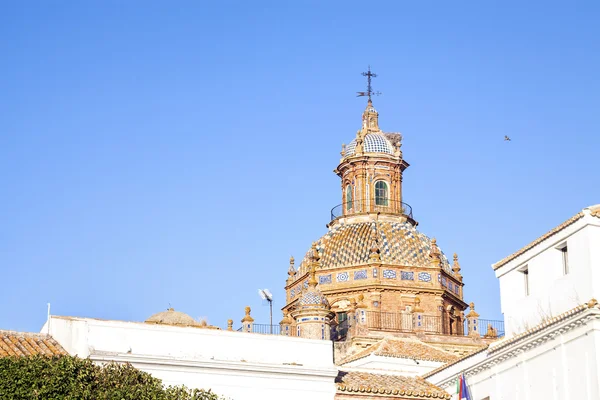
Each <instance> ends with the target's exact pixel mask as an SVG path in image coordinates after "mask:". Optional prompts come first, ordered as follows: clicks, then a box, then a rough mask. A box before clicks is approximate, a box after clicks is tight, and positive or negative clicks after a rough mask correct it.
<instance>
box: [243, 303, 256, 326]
mask: <svg viewBox="0 0 600 400" xmlns="http://www.w3.org/2000/svg"><path fill="white" fill-rule="evenodd" d="M244 310H245V311H246V315H244V318H242V323H244V322H254V318H252V317H251V316H250V311H251V309H250V307H248V306H246V308H245V309H244Z"/></svg>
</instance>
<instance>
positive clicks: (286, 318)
mask: <svg viewBox="0 0 600 400" xmlns="http://www.w3.org/2000/svg"><path fill="white" fill-rule="evenodd" d="M293 322H294V320H293V319H292V317H291V316H290V313H289V311H288V312H285V313H284V314H283V318H282V319H281V322H279V324H280V325H290V324H292V323H293Z"/></svg>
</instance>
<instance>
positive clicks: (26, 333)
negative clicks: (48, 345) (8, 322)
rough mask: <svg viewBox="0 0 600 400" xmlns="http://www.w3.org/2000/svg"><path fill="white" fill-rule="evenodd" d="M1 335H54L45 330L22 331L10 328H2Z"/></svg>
mask: <svg viewBox="0 0 600 400" xmlns="http://www.w3.org/2000/svg"><path fill="white" fill-rule="evenodd" d="M0 335H14V336H27V337H29V336H36V337H40V336H42V337H52V336H51V335H49V334H47V333H43V332H21V331H13V330H9V329H0Z"/></svg>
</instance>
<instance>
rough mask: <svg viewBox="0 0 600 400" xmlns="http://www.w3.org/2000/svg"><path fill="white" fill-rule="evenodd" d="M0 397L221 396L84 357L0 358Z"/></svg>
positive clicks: (206, 399) (171, 399)
mask: <svg viewBox="0 0 600 400" xmlns="http://www.w3.org/2000/svg"><path fill="white" fill-rule="evenodd" d="M0 399H3V400H4V399H6V400H8V399H11V400H47V399H53V400H54V399H56V400H221V397H219V396H217V395H216V394H214V393H212V392H210V391H205V390H198V389H188V388H186V387H184V386H178V387H168V388H164V387H163V384H162V381H161V380H160V379H158V378H154V377H152V375H150V374H148V373H146V372H142V371H140V370H138V369H136V368H134V367H133V366H131V365H130V364H116V363H109V364H106V365H104V366H99V365H96V364H94V363H93V362H92V361H90V360H88V359H81V358H77V357H71V356H60V357H52V358H50V357H44V356H35V357H6V358H0Z"/></svg>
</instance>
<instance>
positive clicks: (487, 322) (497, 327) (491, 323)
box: [464, 319, 504, 338]
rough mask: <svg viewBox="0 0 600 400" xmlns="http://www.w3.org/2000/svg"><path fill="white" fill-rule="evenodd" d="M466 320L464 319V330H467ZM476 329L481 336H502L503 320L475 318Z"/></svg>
mask: <svg viewBox="0 0 600 400" xmlns="http://www.w3.org/2000/svg"><path fill="white" fill-rule="evenodd" d="M468 322H469V321H467V320H465V325H464V329H465V332H468V326H469V324H468ZM476 330H477V332H478V333H479V334H480V335H481V336H483V337H490V338H493V337H502V336H504V321H498V320H492V319H477V323H476Z"/></svg>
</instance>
